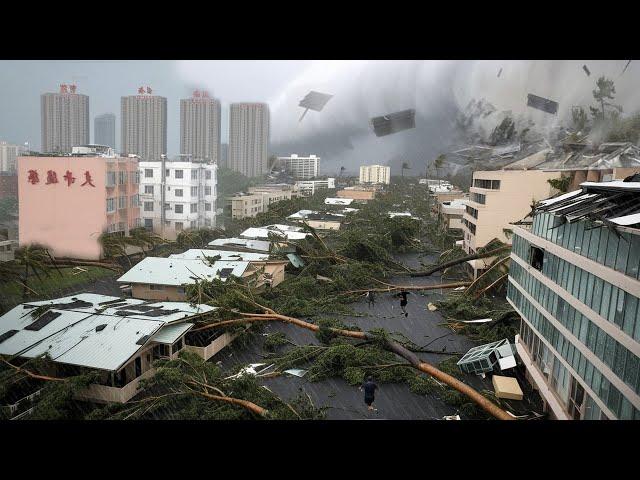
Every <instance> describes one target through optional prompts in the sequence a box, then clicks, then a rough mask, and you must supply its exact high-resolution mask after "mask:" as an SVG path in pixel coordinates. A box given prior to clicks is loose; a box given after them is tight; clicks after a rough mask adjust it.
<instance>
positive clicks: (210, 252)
mask: <svg viewBox="0 0 640 480" xmlns="http://www.w3.org/2000/svg"><path fill="white" fill-rule="evenodd" d="M217 256H219V257H220V260H229V261H234V260H235V261H245V262H251V261H256V260H268V259H269V254H268V253H253V252H234V251H232V250H214V249H207V248H192V249H190V250H187V251H186V252H182V253H174V254H172V255H169V258H184V259H187V260H196V259H202V258H206V257H209V258H211V257H217Z"/></svg>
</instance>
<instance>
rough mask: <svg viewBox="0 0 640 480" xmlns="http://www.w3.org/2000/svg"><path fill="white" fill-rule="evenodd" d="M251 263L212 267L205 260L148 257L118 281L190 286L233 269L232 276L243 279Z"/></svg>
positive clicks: (227, 263)
mask: <svg viewBox="0 0 640 480" xmlns="http://www.w3.org/2000/svg"><path fill="white" fill-rule="evenodd" d="M248 266H249V262H240V261H238V262H235V261H233V262H232V261H224V260H220V261H217V262H215V263H213V264H212V265H210V264H209V263H207V262H206V261H205V260H198V259H195V260H190V259H185V258H160V257H146V258H144V259H143V260H142V261H140V262H139V263H137V264H136V265H134V266H133V268H131V270H129V271H128V272H127V273H125V274H124V275H123V276H121V277H120V278H119V279H118V282H122V283H149V284H155V285H173V286H180V285H188V284H193V283H196V280H199V279H200V280H213V279H214V278H218V279H221V280H224V279H223V278H220V272H221V270H222V269H226V268H230V269H232V272H231V275H233V276H235V277H241V276H242V275H243V274H244V272H245V270H246V269H247V267H248Z"/></svg>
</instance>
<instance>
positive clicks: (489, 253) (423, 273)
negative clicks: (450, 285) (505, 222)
mask: <svg viewBox="0 0 640 480" xmlns="http://www.w3.org/2000/svg"><path fill="white" fill-rule="evenodd" d="M510 250H511V245H504V246H502V247H498V248H495V249H492V250H485V251H482V252H476V253H474V254H473V255H466V256H464V257H461V258H456V259H455V260H451V261H449V262H444V263H440V264H438V265H434V266H433V267H431V268H428V269H426V270H423V271H421V272H411V273H410V274H409V276H411V277H428V276H430V275H433V274H434V273H436V272H439V271H441V270H445V269H447V268H450V267H454V266H456V265H460V264H462V263H465V262H468V261H470V260H477V259H479V258H487V257H494V256H497V255H500V254H501V253H505V252H508V251H510Z"/></svg>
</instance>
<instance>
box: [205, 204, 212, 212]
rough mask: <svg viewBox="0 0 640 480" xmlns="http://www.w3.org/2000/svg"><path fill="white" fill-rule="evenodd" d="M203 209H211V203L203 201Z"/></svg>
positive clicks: (208, 210) (207, 210)
mask: <svg viewBox="0 0 640 480" xmlns="http://www.w3.org/2000/svg"><path fill="white" fill-rule="evenodd" d="M204 211H205V212H210V211H211V204H210V203H205V204H204Z"/></svg>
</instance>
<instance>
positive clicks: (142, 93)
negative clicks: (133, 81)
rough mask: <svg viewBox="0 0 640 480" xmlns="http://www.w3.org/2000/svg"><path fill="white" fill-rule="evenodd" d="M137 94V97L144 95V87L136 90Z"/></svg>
mask: <svg viewBox="0 0 640 480" xmlns="http://www.w3.org/2000/svg"><path fill="white" fill-rule="evenodd" d="M138 94H139V95H144V87H140V88H138Z"/></svg>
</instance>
